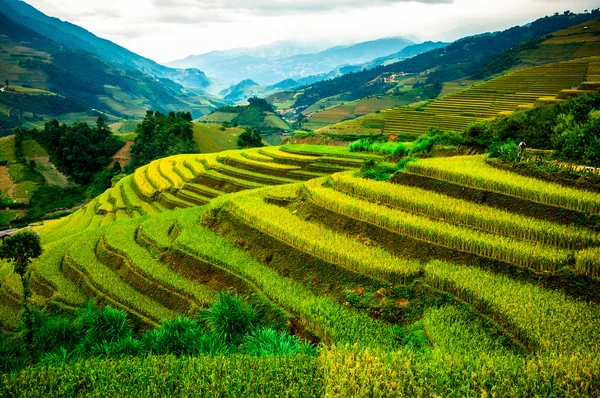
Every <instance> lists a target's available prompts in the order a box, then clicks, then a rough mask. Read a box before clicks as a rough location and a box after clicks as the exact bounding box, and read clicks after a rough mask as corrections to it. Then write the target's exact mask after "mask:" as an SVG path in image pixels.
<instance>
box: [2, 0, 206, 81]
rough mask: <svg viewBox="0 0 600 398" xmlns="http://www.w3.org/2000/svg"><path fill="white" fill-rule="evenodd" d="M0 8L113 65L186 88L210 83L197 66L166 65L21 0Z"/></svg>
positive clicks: (6, 2)
mask: <svg viewBox="0 0 600 398" xmlns="http://www.w3.org/2000/svg"><path fill="white" fill-rule="evenodd" d="M0 12H2V13H3V14H5V15H6V16H7V17H9V18H11V19H12V20H14V21H15V22H17V23H19V24H21V25H24V26H27V27H29V28H30V29H31V30H33V31H34V32H36V33H39V34H41V35H43V36H45V37H47V38H49V39H50V40H53V41H55V42H57V43H59V44H62V45H64V46H65V47H68V48H70V49H73V50H85V51H89V52H91V53H93V54H96V55H98V56H100V57H102V58H103V59H104V60H106V61H108V62H109V63H111V64H112V65H114V66H117V67H120V68H123V69H133V70H138V71H140V72H143V73H147V74H151V75H154V76H156V77H158V78H163V79H171V80H173V81H175V82H176V83H179V84H181V85H183V86H185V87H189V88H200V89H202V88H205V87H207V86H208V85H210V84H211V82H210V79H208V77H206V75H205V74H204V72H202V71H200V70H198V69H187V70H181V69H174V68H168V67H165V66H163V65H160V64H158V63H156V62H154V61H152V60H150V59H148V58H144V57H142V56H140V55H137V54H135V53H133V52H131V51H129V50H127V49H125V48H123V47H121V46H119V45H117V44H115V43H113V42H111V41H109V40H105V39H102V38H99V37H97V36H96V35H94V34H93V33H90V32H88V31H87V30H85V29H83V28H81V27H79V26H77V25H73V24H71V23H69V22H63V21H61V20H60V19H58V18H53V17H49V16H47V15H45V14H44V13H42V12H40V11H38V10H37V9H35V8H34V7H32V6H30V5H29V4H27V3H25V2H23V1H20V0H0Z"/></svg>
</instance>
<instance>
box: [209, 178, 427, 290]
mask: <svg viewBox="0 0 600 398" xmlns="http://www.w3.org/2000/svg"><path fill="white" fill-rule="evenodd" d="M292 187H293V186H292ZM296 189H297V188H296ZM260 192H261V191H259V192H257V193H253V194H238V195H236V196H233V197H232V199H231V200H230V201H228V202H226V203H225V206H227V208H228V209H229V211H231V212H232V213H233V214H235V215H237V216H238V217H240V218H242V219H243V220H244V221H246V222H247V223H249V224H250V225H252V226H254V227H255V228H257V229H258V230H260V231H262V232H265V233H267V234H269V235H272V236H275V237H276V238H278V239H280V240H282V241H284V242H286V243H288V244H289V245H291V246H293V247H296V248H299V249H300V250H303V251H305V252H308V253H311V254H313V255H315V256H317V257H319V258H322V259H324V260H325V261H328V262H331V263H334V264H340V265H342V266H344V267H347V268H350V269H352V270H355V271H358V272H360V273H365V274H367V275H371V276H374V277H376V278H380V279H383V280H390V281H392V282H396V283H399V282H400V281H403V280H407V279H408V278H409V277H410V276H412V275H416V274H417V273H418V272H419V270H420V265H419V264H418V263H416V262H411V261H405V260H403V259H399V258H395V257H393V256H391V255H390V254H389V253H387V252H385V251H384V250H381V249H379V248H373V247H366V246H364V245H363V244H361V243H359V242H357V241H356V240H354V239H351V238H348V237H346V236H343V235H341V234H338V233H336V232H333V231H331V230H330V229H328V228H326V227H324V226H321V225H318V224H312V223H306V222H303V221H302V220H301V219H300V218H298V217H295V216H294V215H292V214H291V213H290V212H289V211H288V210H286V209H284V208H281V207H278V206H275V205H271V204H267V203H265V202H264V198H263V197H261V194H260ZM262 192H268V191H264V190H263V191H262ZM217 203H218V205H221V204H220V203H219V202H217Z"/></svg>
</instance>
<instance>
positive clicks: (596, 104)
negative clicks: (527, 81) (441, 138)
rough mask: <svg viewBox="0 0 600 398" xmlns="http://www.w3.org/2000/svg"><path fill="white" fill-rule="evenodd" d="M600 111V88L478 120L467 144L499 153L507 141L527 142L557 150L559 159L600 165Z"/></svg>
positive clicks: (468, 131) (537, 146)
mask: <svg viewBox="0 0 600 398" xmlns="http://www.w3.org/2000/svg"><path fill="white" fill-rule="evenodd" d="M599 112H600V91H599V92H596V93H589V94H584V95H581V96H579V97H576V98H571V99H569V100H568V101H566V102H559V103H555V104H552V105H547V106H540V107H536V108H534V109H531V110H527V111H523V112H516V113H513V114H511V115H510V116H505V117H499V118H497V119H494V120H491V121H483V122H479V123H475V124H473V125H471V126H469V127H468V128H467V130H466V131H465V133H464V143H465V144H466V145H469V146H474V147H480V148H491V149H493V151H494V152H495V151H497V150H498V148H499V147H500V146H502V145H504V144H505V143H506V142H507V141H510V142H513V143H514V142H521V141H524V142H525V143H526V144H527V145H528V146H529V147H531V148H536V149H549V150H554V153H555V157H556V159H558V160H561V161H564V162H570V163H576V164H583V165H589V166H594V167H600V114H599ZM513 145H514V144H513Z"/></svg>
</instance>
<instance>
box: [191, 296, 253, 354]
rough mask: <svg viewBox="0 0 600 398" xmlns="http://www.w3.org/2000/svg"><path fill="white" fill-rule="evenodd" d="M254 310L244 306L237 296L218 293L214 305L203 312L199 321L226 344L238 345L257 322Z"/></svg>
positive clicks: (246, 305)
mask: <svg viewBox="0 0 600 398" xmlns="http://www.w3.org/2000/svg"><path fill="white" fill-rule="evenodd" d="M257 318H258V314H257V312H256V310H255V309H254V308H252V307H251V306H250V305H248V304H245V303H244V302H243V301H242V300H241V299H240V298H239V296H238V295H231V294H228V293H223V292H221V293H219V297H218V298H217V301H216V302H215V304H213V305H212V306H211V307H210V308H209V309H208V310H206V311H204V312H203V313H202V315H201V319H202V320H203V321H204V322H205V323H206V326H207V327H208V328H209V329H210V330H211V331H212V332H214V333H216V334H217V335H218V336H220V337H221V338H222V339H223V340H224V341H225V342H226V343H227V344H231V345H238V344H240V343H241V342H242V339H243V338H244V336H245V335H246V334H247V333H249V332H250V331H251V330H253V329H254V327H255V326H256V323H257V321H258V319H257Z"/></svg>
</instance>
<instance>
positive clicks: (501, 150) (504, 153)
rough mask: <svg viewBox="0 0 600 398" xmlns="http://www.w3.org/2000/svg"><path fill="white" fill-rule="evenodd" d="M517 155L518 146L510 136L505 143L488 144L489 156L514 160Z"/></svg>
mask: <svg viewBox="0 0 600 398" xmlns="http://www.w3.org/2000/svg"><path fill="white" fill-rule="evenodd" d="M518 155H519V147H518V146H517V144H515V143H514V141H513V140H511V139H510V138H509V139H508V140H506V142H505V143H500V142H495V143H493V144H492V145H491V146H490V157H491V158H500V159H502V160H508V161H511V162H514V161H516V160H517V157H518Z"/></svg>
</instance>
